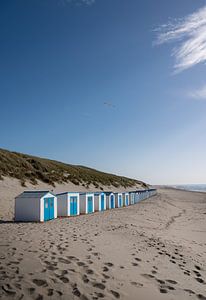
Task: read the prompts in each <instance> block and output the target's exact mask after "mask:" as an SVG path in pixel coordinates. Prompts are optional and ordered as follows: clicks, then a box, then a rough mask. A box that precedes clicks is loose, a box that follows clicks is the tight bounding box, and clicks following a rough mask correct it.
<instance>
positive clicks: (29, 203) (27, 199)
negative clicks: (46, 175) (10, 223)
mask: <svg viewBox="0 0 206 300" xmlns="http://www.w3.org/2000/svg"><path fill="white" fill-rule="evenodd" d="M55 218H57V197H56V196H55V195H53V194H52V193H50V192H49V191H25V192H23V193H22V194H20V195H19V196H17V197H16V198H15V221H36V222H44V221H48V220H52V219H55Z"/></svg>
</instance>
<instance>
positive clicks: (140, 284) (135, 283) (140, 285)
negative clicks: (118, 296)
mask: <svg viewBox="0 0 206 300" xmlns="http://www.w3.org/2000/svg"><path fill="white" fill-rule="evenodd" d="M130 283H131V285H133V286H136V287H143V284H142V283H139V282H135V281H132V282H130Z"/></svg>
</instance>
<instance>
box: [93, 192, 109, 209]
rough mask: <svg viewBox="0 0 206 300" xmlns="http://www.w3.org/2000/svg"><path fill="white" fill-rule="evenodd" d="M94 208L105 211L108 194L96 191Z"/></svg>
mask: <svg viewBox="0 0 206 300" xmlns="http://www.w3.org/2000/svg"><path fill="white" fill-rule="evenodd" d="M94 210H95V211H104V210H106V194H105V193H103V192H99V193H94Z"/></svg>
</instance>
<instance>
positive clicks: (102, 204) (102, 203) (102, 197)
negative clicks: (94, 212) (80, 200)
mask: <svg viewBox="0 0 206 300" xmlns="http://www.w3.org/2000/svg"><path fill="white" fill-rule="evenodd" d="M101 210H104V194H102V195H101Z"/></svg>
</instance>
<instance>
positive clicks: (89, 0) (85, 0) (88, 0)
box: [62, 0, 95, 6]
mask: <svg viewBox="0 0 206 300" xmlns="http://www.w3.org/2000/svg"><path fill="white" fill-rule="evenodd" d="M62 1H63V3H64V4H65V3H73V4H76V5H83V4H84V5H88V6H90V5H92V4H94V3H95V0H62Z"/></svg>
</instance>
